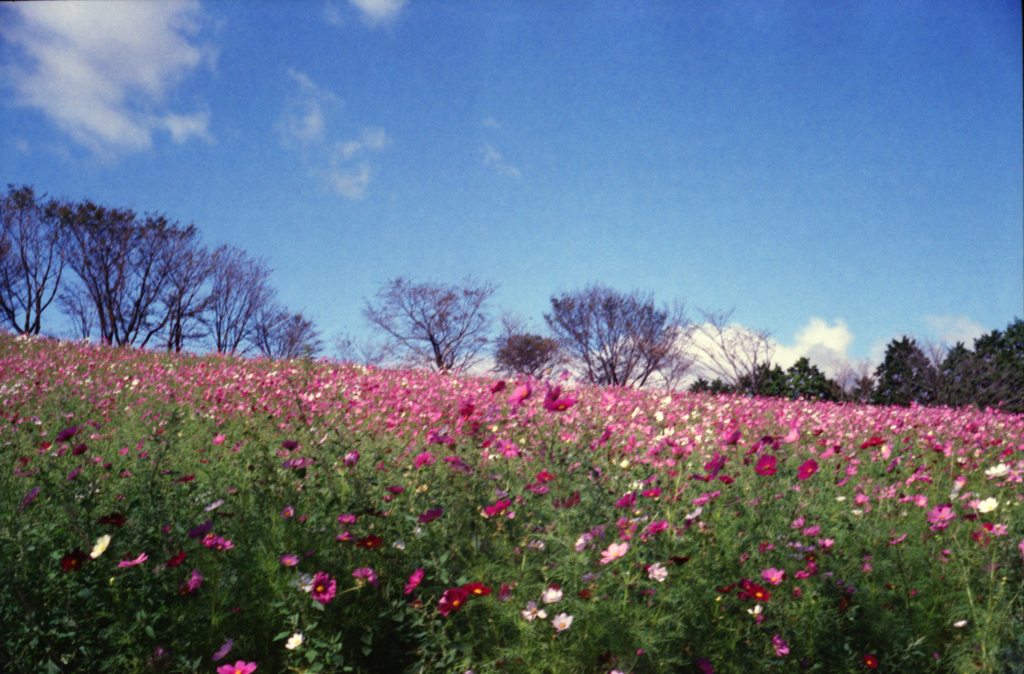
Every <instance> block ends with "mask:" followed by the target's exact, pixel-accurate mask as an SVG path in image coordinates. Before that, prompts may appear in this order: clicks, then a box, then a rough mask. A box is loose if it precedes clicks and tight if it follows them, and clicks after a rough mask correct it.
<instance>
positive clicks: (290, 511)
mask: <svg viewBox="0 0 1024 674" xmlns="http://www.w3.org/2000/svg"><path fill="white" fill-rule="evenodd" d="M281 517H284V518H288V517H295V507H294V506H290V505H288V506H285V507H284V510H282V511H281Z"/></svg>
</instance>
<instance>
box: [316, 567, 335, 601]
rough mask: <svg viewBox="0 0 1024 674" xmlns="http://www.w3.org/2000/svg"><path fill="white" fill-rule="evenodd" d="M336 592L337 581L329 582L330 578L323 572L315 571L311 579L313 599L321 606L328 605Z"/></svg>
mask: <svg viewBox="0 0 1024 674" xmlns="http://www.w3.org/2000/svg"><path fill="white" fill-rule="evenodd" d="M337 590H338V583H337V581H334V580H331V577H330V576H329V575H328V574H326V573H324V572H323V571H317V573H316V576H315V577H314V578H313V588H312V596H313V599H315V600H317V601H318V602H320V603H321V604H329V603H331V600H332V599H334V595H335V593H336V592H337Z"/></svg>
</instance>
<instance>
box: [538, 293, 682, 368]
mask: <svg viewBox="0 0 1024 674" xmlns="http://www.w3.org/2000/svg"><path fill="white" fill-rule="evenodd" d="M544 320H545V321H546V322H547V324H548V327H549V328H550V329H551V332H552V333H553V334H554V336H555V337H556V338H557V339H558V341H559V343H560V344H561V345H562V347H563V348H564V349H565V351H566V353H567V354H568V357H569V359H570V362H571V363H572V366H573V367H574V369H576V370H577V372H578V373H579V374H580V375H581V376H582V377H584V378H585V379H586V380H587V381H589V382H592V383H599V384H611V385H620V386H637V387H640V386H643V385H644V384H646V383H647V381H648V379H649V378H650V377H651V375H652V374H654V373H655V372H658V371H659V370H660V369H662V368H666V367H668V366H669V363H670V362H671V361H673V359H676V358H681V354H680V352H679V346H680V343H682V342H684V341H685V337H686V335H687V334H688V331H689V323H688V321H687V320H686V318H685V316H684V311H683V308H682V306H681V305H678V304H677V305H676V306H675V307H673V308H672V309H669V308H667V307H666V308H663V309H658V308H656V307H655V305H654V299H653V296H652V295H650V294H647V295H644V294H641V293H639V292H637V291H634V292H632V293H629V294H624V293H620V292H618V291H615V290H612V289H611V288H607V287H604V286H599V285H593V286H590V287H587V288H585V289H583V290H579V291H576V292H572V293H563V294H562V295H561V296H560V297H552V298H551V313H550V314H544ZM679 362H680V363H681V362H682V361H679Z"/></svg>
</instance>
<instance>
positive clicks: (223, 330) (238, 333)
mask: <svg viewBox="0 0 1024 674" xmlns="http://www.w3.org/2000/svg"><path fill="white" fill-rule="evenodd" d="M212 264H213V274H212V278H211V282H212V284H213V287H212V289H211V295H210V303H209V306H208V308H207V309H208V317H207V321H208V323H207V324H208V326H209V328H210V335H211V337H212V338H213V341H214V348H215V349H216V350H217V351H218V352H220V353H236V352H239V350H241V351H245V350H246V349H247V348H249V346H250V345H252V344H255V343H256V339H255V334H254V333H255V330H256V322H257V317H259V316H262V317H263V318H266V316H267V314H268V312H267V309H268V307H270V306H271V305H274V304H275V301H274V296H275V295H276V293H275V291H274V289H273V288H272V287H271V286H270V271H271V270H270V269H269V268H268V267H267V266H266V263H265V262H264V261H263V260H256V259H253V258H250V257H249V256H248V255H247V254H246V253H245V252H244V251H242V250H239V249H237V248H231V247H228V246H222V247H220V248H218V249H217V250H216V251H214V253H213V260H212Z"/></svg>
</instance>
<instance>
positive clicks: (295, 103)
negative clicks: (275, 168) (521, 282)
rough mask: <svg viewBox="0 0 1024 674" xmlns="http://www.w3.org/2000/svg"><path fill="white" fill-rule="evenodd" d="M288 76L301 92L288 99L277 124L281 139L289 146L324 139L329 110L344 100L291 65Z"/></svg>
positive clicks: (308, 143) (303, 144)
mask: <svg viewBox="0 0 1024 674" xmlns="http://www.w3.org/2000/svg"><path fill="white" fill-rule="evenodd" d="M288 77H290V78H291V79H292V81H293V82H295V83H296V84H297V85H298V87H299V91H298V93H297V94H295V95H294V96H293V97H291V99H290V100H289V101H288V104H287V110H286V111H285V113H284V116H283V118H282V119H281V122H280V123H279V124H278V130H279V131H280V132H281V139H282V141H283V142H284V144H285V146H286V147H295V146H300V147H301V146H305V145H310V144H312V143H318V142H321V141H323V140H324V137H325V127H326V123H327V115H328V112H329V110H330V109H332V108H334V107H337V106H339V105H341V104H342V100H341V99H340V98H338V97H337V96H335V95H334V94H333V93H332V92H330V91H327V90H326V89H323V88H322V87H320V86H319V85H317V84H316V83H315V82H314V81H313V80H312V79H311V78H310V77H309V75H307V74H306V73H303V72H299V71H297V70H294V69H292V68H289V69H288Z"/></svg>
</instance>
